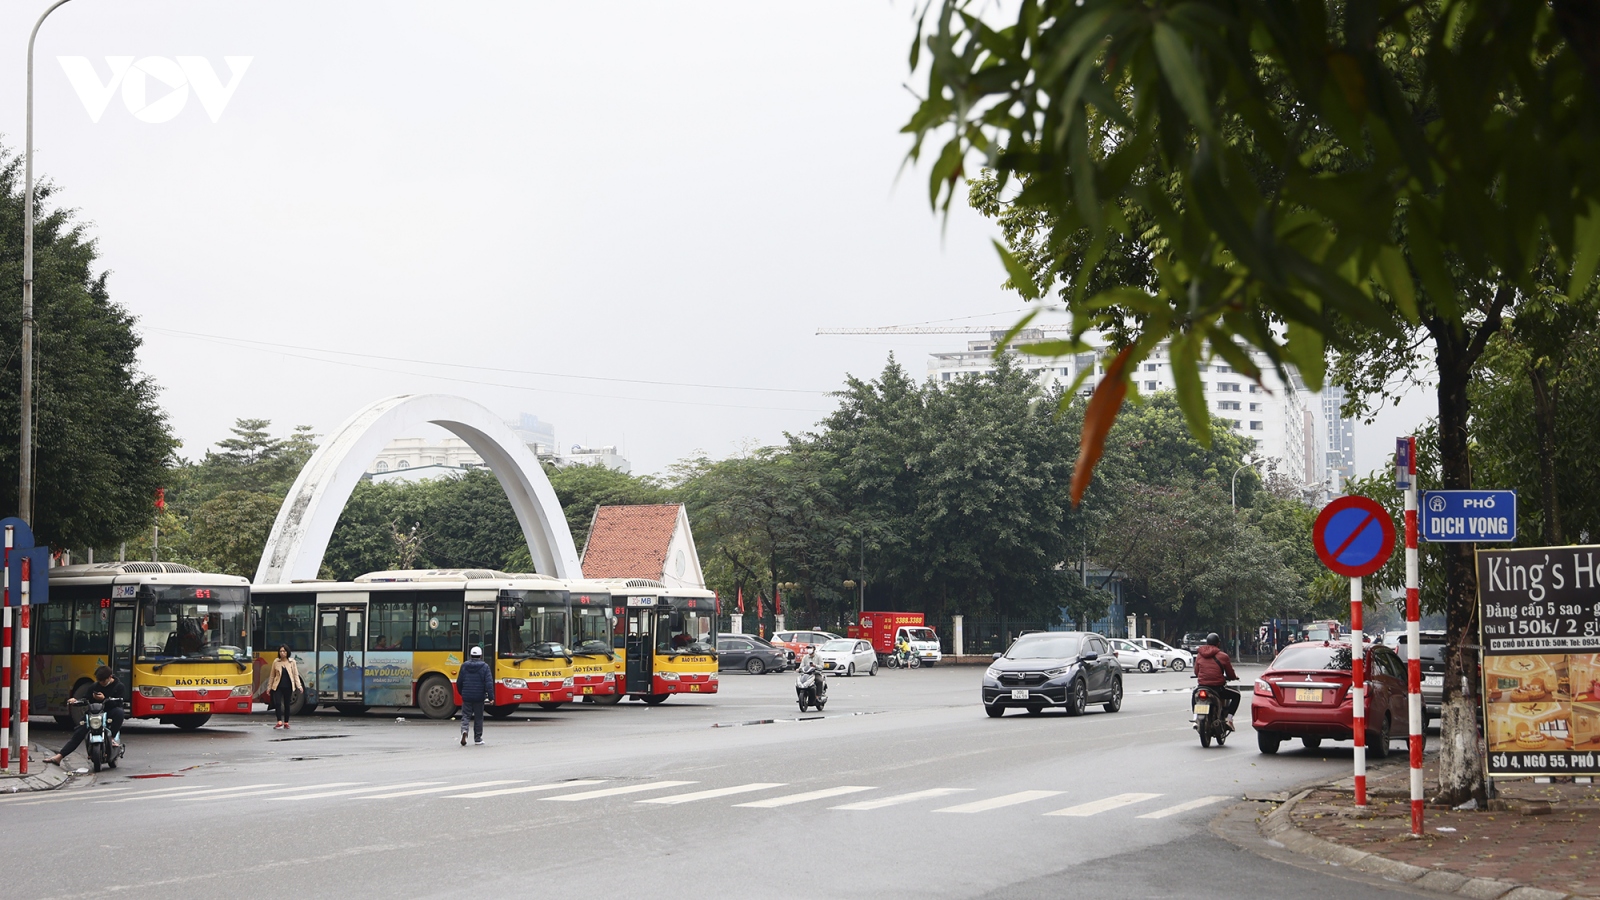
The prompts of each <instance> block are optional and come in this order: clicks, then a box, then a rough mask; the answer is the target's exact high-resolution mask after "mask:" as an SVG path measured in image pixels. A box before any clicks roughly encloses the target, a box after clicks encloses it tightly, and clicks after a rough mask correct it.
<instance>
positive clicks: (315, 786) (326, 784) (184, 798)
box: [167, 781, 366, 803]
mask: <svg viewBox="0 0 1600 900" xmlns="http://www.w3.org/2000/svg"><path fill="white" fill-rule="evenodd" d="M352 784H366V782H365V781H326V782H323V783H322V784H303V785H301V786H300V787H281V788H269V789H267V790H265V791H245V792H244V793H242V794H228V795H226V796H222V797H192V796H183V795H180V796H177V797H168V798H167V799H168V800H172V801H175V802H179V803H182V802H186V801H190V800H232V799H234V798H236V797H260V796H262V795H264V794H291V793H294V792H295V791H315V790H319V789H321V788H331V787H345V786H347V785H352Z"/></svg>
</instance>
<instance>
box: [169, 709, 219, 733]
mask: <svg viewBox="0 0 1600 900" xmlns="http://www.w3.org/2000/svg"><path fill="white" fill-rule="evenodd" d="M209 721H211V714H210V713H189V714H186V715H182V716H173V717H172V724H174V725H176V726H178V730H179V731H194V730H195V729H197V728H199V727H200V726H201V725H204V724H205V723H207V722H209Z"/></svg>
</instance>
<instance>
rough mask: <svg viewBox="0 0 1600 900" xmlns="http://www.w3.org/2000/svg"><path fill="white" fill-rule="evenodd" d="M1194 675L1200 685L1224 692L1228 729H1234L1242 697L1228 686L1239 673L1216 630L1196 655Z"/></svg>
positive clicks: (1237, 678) (1235, 679)
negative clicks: (1223, 648) (1224, 649)
mask: <svg viewBox="0 0 1600 900" xmlns="http://www.w3.org/2000/svg"><path fill="white" fill-rule="evenodd" d="M1194 677H1195V678H1196V679H1197V680H1198V681H1199V682H1200V687H1204V688H1211V689H1213V690H1216V691H1220V692H1221V693H1222V697H1223V700H1224V709H1225V711H1226V712H1227V714H1228V730H1229V731H1232V730H1233V714H1234V713H1236V712H1238V711H1239V699H1240V698H1239V692H1238V691H1236V690H1234V689H1233V688H1231V687H1228V682H1230V681H1238V680H1239V674H1238V673H1237V672H1235V671H1233V660H1231V659H1229V658H1228V654H1227V653H1225V652H1223V650H1222V637H1221V636H1220V635H1218V634H1217V633H1216V632H1214V631H1213V632H1212V633H1210V634H1208V635H1206V642H1205V643H1204V644H1202V645H1200V650H1199V651H1198V652H1196V653H1195V655H1194ZM1196 690H1199V688H1196Z"/></svg>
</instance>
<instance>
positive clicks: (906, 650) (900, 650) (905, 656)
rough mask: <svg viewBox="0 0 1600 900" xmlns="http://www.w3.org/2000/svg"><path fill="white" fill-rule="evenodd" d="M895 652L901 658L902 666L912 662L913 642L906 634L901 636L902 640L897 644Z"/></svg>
mask: <svg viewBox="0 0 1600 900" xmlns="http://www.w3.org/2000/svg"><path fill="white" fill-rule="evenodd" d="M894 652H895V654H896V655H897V656H899V657H900V664H901V665H902V666H904V665H906V664H907V663H909V662H911V641H910V640H908V639H907V638H906V636H905V635H904V634H902V635H900V639H899V640H898V641H896V642H895V645H894Z"/></svg>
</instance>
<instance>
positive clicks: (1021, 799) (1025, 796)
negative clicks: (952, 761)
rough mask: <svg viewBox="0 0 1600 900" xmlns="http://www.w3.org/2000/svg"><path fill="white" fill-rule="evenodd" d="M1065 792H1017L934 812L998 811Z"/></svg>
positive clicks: (947, 807)
mask: <svg viewBox="0 0 1600 900" xmlns="http://www.w3.org/2000/svg"><path fill="white" fill-rule="evenodd" d="M1065 793H1066V791H1018V792H1017V793H1015V794H1006V795H1005V796H1003V797H990V798H989V799H988V800H974V801H973V802H971V803H963V804H961V805H960V806H946V807H945V808H944V809H936V810H934V812H943V813H980V812H988V811H989V810H991V809H1000V808H1002V807H1006V806H1016V805H1017V804H1019V803H1031V802H1033V801H1034V800H1043V799H1044V798H1046V797H1059V796H1060V795H1062V794H1065Z"/></svg>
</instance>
